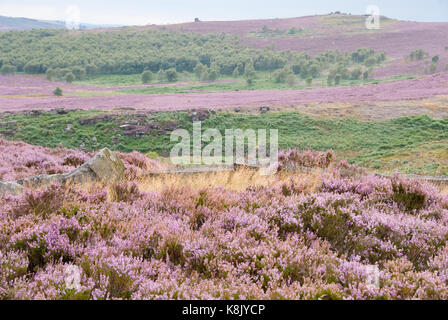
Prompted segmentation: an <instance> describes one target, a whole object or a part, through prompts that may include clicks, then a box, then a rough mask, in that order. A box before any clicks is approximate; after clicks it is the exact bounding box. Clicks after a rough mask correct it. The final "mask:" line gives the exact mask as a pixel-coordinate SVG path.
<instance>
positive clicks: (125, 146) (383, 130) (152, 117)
mask: <svg viewBox="0 0 448 320" xmlns="http://www.w3.org/2000/svg"><path fill="white" fill-rule="evenodd" d="M102 114H104V112H103V111H72V112H69V113H68V114H65V115H56V114H51V113H44V114H42V115H39V116H32V115H25V114H15V115H8V116H6V117H4V118H3V119H2V120H1V122H6V121H14V120H15V121H17V127H16V128H15V129H14V130H13V131H15V133H14V135H10V136H8V139H14V140H23V141H25V142H28V143H31V144H36V145H43V146H50V147H57V146H58V145H59V144H62V145H63V146H64V147H68V148H75V149H76V148H80V146H81V145H82V144H84V148H85V149H87V150H94V149H98V148H101V147H105V146H107V147H109V148H112V149H116V150H122V151H131V150H138V151H141V152H150V151H153V152H157V153H158V154H161V155H167V154H169V151H170V149H171V147H172V144H171V143H170V137H169V132H171V130H167V131H166V132H161V133H160V132H159V133H149V134H147V135H146V136H145V137H142V138H136V137H133V136H126V135H124V132H123V130H122V129H121V128H119V126H120V125H122V124H123V123H126V122H127V121H128V120H129V118H130V116H129V114H121V115H119V116H118V117H116V118H115V119H113V120H109V121H100V122H98V123H96V124H92V125H85V124H84V125H81V124H80V123H79V120H81V119H85V118H89V117H92V116H98V115H102ZM145 121H147V122H148V123H150V122H151V121H153V122H154V121H156V122H157V123H158V126H163V125H164V124H165V123H175V125H176V127H177V128H185V129H188V130H190V129H191V124H192V122H191V120H190V119H189V118H188V113H187V112H174V113H153V114H147V115H145ZM68 124H71V125H72V132H71V133H69V132H67V130H66V128H67V125H68ZM202 128H203V129H204V130H205V129H207V128H218V129H220V130H222V131H223V130H224V129H226V128H234V129H236V128H241V129H246V128H253V129H258V128H272V129H276V128H278V129H279V139H280V141H279V142H280V147H281V148H290V147H294V146H298V147H299V148H303V149H305V148H311V149H317V150H326V149H330V148H332V149H334V150H335V151H336V152H337V153H338V154H339V155H340V156H341V157H344V158H348V159H349V160H351V161H352V162H355V163H358V164H360V165H363V166H366V167H369V168H371V169H374V170H376V171H382V172H391V171H394V170H397V169H398V170H400V171H401V172H402V173H419V174H431V175H448V155H447V154H446V149H447V148H448V119H444V120H435V119H431V118H429V117H427V116H416V117H403V118H397V119H393V120H387V121H381V122H359V121H356V120H351V119H326V120H317V119H313V118H310V117H307V116H304V115H301V114H299V113H297V112H278V113H266V114H261V115H260V114H236V113H219V114H215V115H210V117H209V118H208V119H206V120H205V121H203V123H202ZM7 131H11V129H10V128H8V127H3V126H2V127H0V133H2V132H7ZM94 137H95V139H94Z"/></svg>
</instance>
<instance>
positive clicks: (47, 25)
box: [0, 16, 121, 32]
mask: <svg viewBox="0 0 448 320" xmlns="http://www.w3.org/2000/svg"><path fill="white" fill-rule="evenodd" d="M80 27H81V29H96V28H114V27H121V25H99V24H90V23H81V25H80ZM63 28H65V22H64V21H44V20H36V19H29V18H15V17H4V16H0V32H2V31H3V32H6V31H13V30H32V29H63Z"/></svg>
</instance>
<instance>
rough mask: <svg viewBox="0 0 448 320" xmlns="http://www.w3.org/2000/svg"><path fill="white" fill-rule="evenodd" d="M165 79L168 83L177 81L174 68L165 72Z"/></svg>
mask: <svg viewBox="0 0 448 320" xmlns="http://www.w3.org/2000/svg"><path fill="white" fill-rule="evenodd" d="M166 79H167V80H168V82H176V81H177V71H176V69H174V68H170V69H168V70H166Z"/></svg>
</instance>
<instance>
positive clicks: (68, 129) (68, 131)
mask: <svg viewBox="0 0 448 320" xmlns="http://www.w3.org/2000/svg"><path fill="white" fill-rule="evenodd" d="M65 132H67V133H72V132H73V129H72V125H71V124H70V123H69V124H67V127H66V128H65Z"/></svg>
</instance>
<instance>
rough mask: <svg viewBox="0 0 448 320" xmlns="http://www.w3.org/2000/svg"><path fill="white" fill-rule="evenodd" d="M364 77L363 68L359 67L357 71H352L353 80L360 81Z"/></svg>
mask: <svg viewBox="0 0 448 320" xmlns="http://www.w3.org/2000/svg"><path fill="white" fill-rule="evenodd" d="M361 75H362V70H361V68H359V67H357V68H355V69H353V70H352V74H351V77H352V79H353V80H358V79H359V78H360V77H361Z"/></svg>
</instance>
